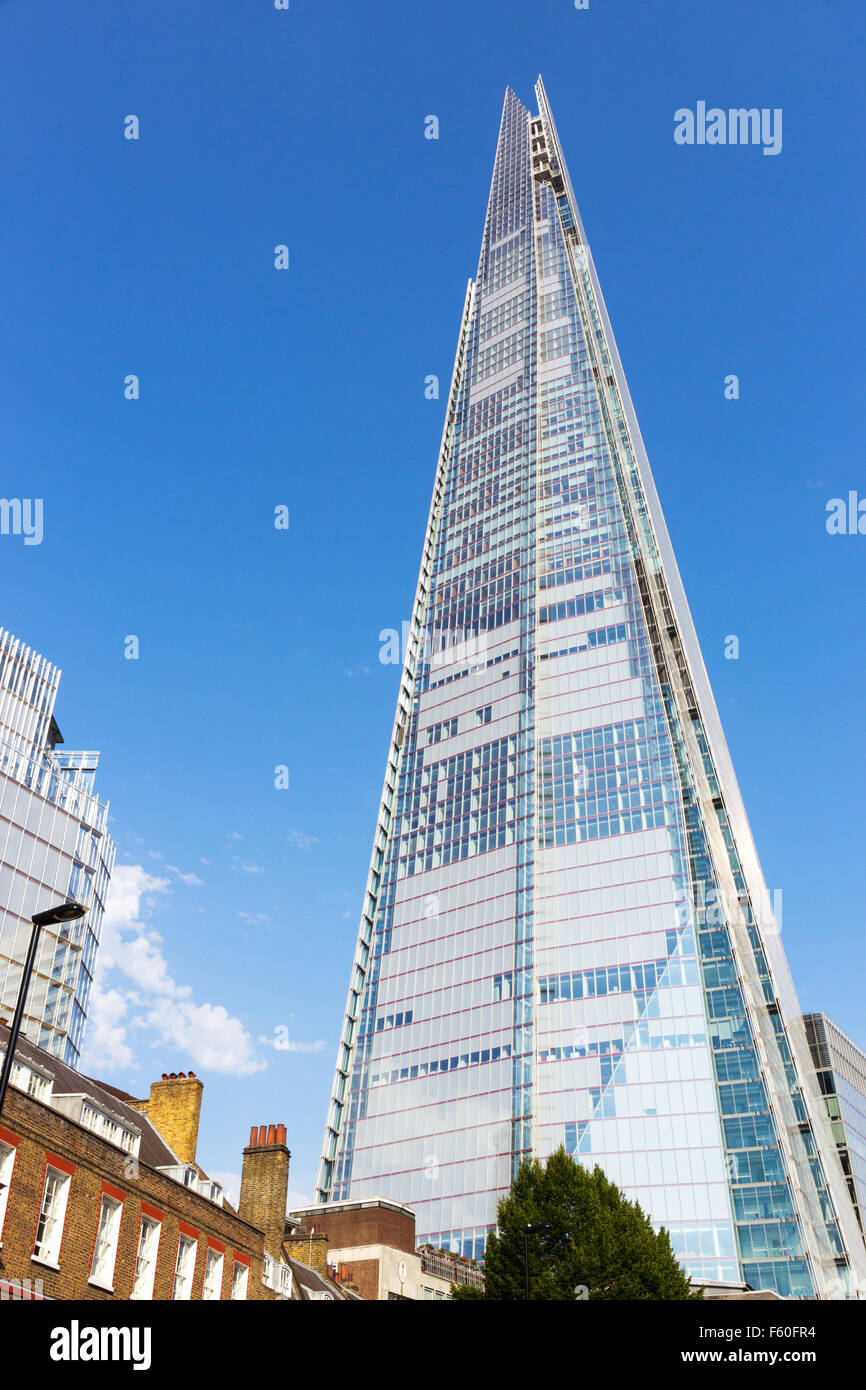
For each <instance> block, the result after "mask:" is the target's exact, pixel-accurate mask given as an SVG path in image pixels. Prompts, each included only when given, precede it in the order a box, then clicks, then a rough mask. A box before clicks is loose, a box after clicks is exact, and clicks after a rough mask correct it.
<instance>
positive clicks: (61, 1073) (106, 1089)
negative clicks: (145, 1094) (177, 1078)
mask: <svg viewBox="0 0 866 1390" xmlns="http://www.w3.org/2000/svg"><path fill="white" fill-rule="evenodd" d="M8 1038H9V1029H8V1028H5V1027H3V1026H2V1025H0V1043H2V1045H3V1046H4V1047H5V1046H6V1043H7V1041H8ZM15 1056H16V1058H17V1059H18V1060H19V1061H20V1062H24V1063H25V1065H27V1064H30V1063H32V1065H33V1066H34V1067H36V1068H38V1070H39V1071H40V1072H42V1073H43V1074H44V1075H48V1076H50V1077H51V1078H52V1080H53V1082H54V1090H55V1091H56V1093H57V1094H58V1095H81V1094H82V1093H83V1094H84V1095H87V1096H89V1097H90V1098H91V1100H93V1101H94V1102H95V1104H96V1105H97V1106H102V1107H103V1108H106V1109H107V1110H108V1111H109V1112H110V1113H111V1114H113V1115H116V1116H117V1117H118V1118H119V1119H121V1120H124V1121H126V1122H127V1123H128V1124H129V1126H130V1127H131V1128H132V1129H134V1130H139V1131H140V1132H141V1145H140V1148H139V1153H138V1158H139V1162H141V1163H143V1164H145V1166H146V1167H148V1168H173V1167H176V1166H177V1165H178V1164H179V1163H180V1159H179V1158H178V1156H177V1154H176V1153H175V1152H174V1151H173V1150H172V1149H170V1148H169V1146H168V1144H167V1143H166V1142H165V1140H164V1139H163V1137H162V1135H161V1134H160V1132H159V1130H158V1129H157V1128H156V1127H155V1126H154V1125H152V1124H151V1122H150V1120H149V1119H148V1118H147V1116H146V1115H145V1114H144V1113H143V1111H141V1110H136V1109H135V1108H134V1106H132V1105H130V1104H129V1102H130V1101H131V1100H133V1099H134V1097H132V1096H129V1095H127V1093H126V1092H125V1091H120V1090H118V1088H117V1087H116V1086H109V1085H108V1084H107V1082H104V1081H96V1080H94V1078H93V1077H90V1076H84V1075H83V1074H82V1073H81V1072H80V1071H74V1070H73V1068H72V1067H68V1066H67V1065H66V1063H65V1062H61V1060H60V1058H59V1057H52V1055H51V1053H50V1052H45V1051H43V1049H42V1048H41V1047H36V1046H35V1044H34V1043H32V1042H30V1041H29V1039H28V1038H24V1037H19V1039H18V1043H17V1046H16V1048H15ZM41 1103H42V1102H40V1101H36V1104H37V1105H38V1104H41Z"/></svg>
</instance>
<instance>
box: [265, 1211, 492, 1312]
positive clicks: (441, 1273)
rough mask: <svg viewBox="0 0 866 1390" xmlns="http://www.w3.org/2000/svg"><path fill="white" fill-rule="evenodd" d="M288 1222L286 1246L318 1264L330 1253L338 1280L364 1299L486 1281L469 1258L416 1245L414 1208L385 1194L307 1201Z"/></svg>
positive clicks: (420, 1294)
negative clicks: (350, 1199)
mask: <svg viewBox="0 0 866 1390" xmlns="http://www.w3.org/2000/svg"><path fill="white" fill-rule="evenodd" d="M288 1225H289V1227H290V1228H291V1232H292V1235H291V1240H287V1242H286V1249H287V1251H290V1252H291V1253H293V1254H297V1256H298V1257H300V1258H306V1259H307V1261H308V1263H309V1264H313V1263H314V1260H315V1261H316V1262H317V1265H318V1266H322V1261H323V1260H325V1259H326V1260H327V1262H328V1265H329V1266H330V1268H331V1271H332V1273H333V1277H334V1281H335V1282H336V1283H337V1284H338V1285H339V1286H340V1287H341V1288H344V1289H349V1288H350V1289H352V1290H355V1291H356V1292H357V1293H358V1294H359V1295H360V1297H361V1298H363V1299H365V1300H375V1301H381V1300H386V1299H387V1300H391V1299H411V1300H439V1299H448V1298H450V1297H451V1285H452V1284H472V1285H474V1286H475V1287H477V1288H482V1287H483V1285H484V1278H483V1275H482V1273H481V1271H480V1270H479V1269H478V1268H477V1267H476V1266H475V1265H474V1264H472V1263H471V1262H470V1261H468V1260H464V1259H462V1258H461V1257H460V1256H458V1255H451V1254H448V1253H446V1252H445V1251H444V1250H440V1251H436V1250H434V1249H433V1247H432V1246H422V1247H421V1248H420V1249H419V1250H416V1248H415V1213H414V1211H412V1209H411V1208H410V1207H404V1206H402V1205H401V1204H400V1203H399V1202H392V1201H390V1200H388V1199H386V1198H384V1197H374V1198H371V1199H369V1200H368V1201H357V1202H328V1203H324V1204H322V1205H319V1206H313V1207H307V1208H305V1209H304V1210H302V1211H295V1212H292V1214H291V1215H290V1216H289V1218H288ZM322 1267H324V1266H322Z"/></svg>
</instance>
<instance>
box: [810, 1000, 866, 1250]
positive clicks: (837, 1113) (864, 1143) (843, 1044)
mask: <svg viewBox="0 0 866 1390" xmlns="http://www.w3.org/2000/svg"><path fill="white" fill-rule="evenodd" d="M803 1023H804V1024H805V1027H806V1037H807V1039H808V1042H809V1048H810V1050H811V1054H812V1062H813V1064H814V1067H815V1073H816V1076H817V1079H818V1086H819V1089H820V1092H821V1095H822V1096H823V1097H824V1105H825V1106H826V1109H827V1116H828V1119H829V1120H830V1127H831V1130H832V1133H833V1138H834V1139H835V1141H836V1150H837V1153H838V1155H839V1164H840V1167H841V1169H842V1173H843V1176H844V1178H845V1185H846V1187H847V1188H848V1193H849V1196H850V1198H851V1203H852V1205H853V1207H854V1214H855V1216H856V1218H857V1224H858V1226H859V1227H860V1230H861V1231H866V1224H864V1223H866V1053H864V1052H863V1051H862V1049H861V1048H859V1047H858V1046H857V1044H856V1043H853V1042H852V1041H851V1039H850V1038H849V1037H847V1036H846V1034H845V1033H843V1032H842V1030H841V1028H837V1027H836V1024H835V1023H834V1022H833V1020H832V1019H830V1018H828V1017H827V1015H826V1014H806V1015H804V1018H803Z"/></svg>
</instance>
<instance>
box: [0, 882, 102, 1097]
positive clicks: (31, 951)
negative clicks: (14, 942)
mask: <svg viewBox="0 0 866 1390" xmlns="http://www.w3.org/2000/svg"><path fill="white" fill-rule="evenodd" d="M86 911H87V908H86V907H84V906H82V904H81V903H76V902H68V903H60V904H58V906H57V907H50V908H49V909H48V910H47V912H35V913H34V914H33V916H32V917H31V918H30V920H31V922H32V923H33V930H32V931H31V933H30V944H29V946H28V947H27V958H26V960H25V961H24V970H23V973H22V975H21V983H20V985H19V986H18V1001H17V1003H16V1005H15V1013H14V1016H13V1018H12V1027H11V1028H10V1029H9V1037H8V1038H7V1039H6V1056H5V1057H4V1058H3V1070H2V1072H0V1116H2V1114H3V1102H4V1101H5V1099H6V1092H7V1090H8V1089H9V1080H10V1078H11V1076H12V1063H13V1062H14V1060H15V1048H16V1045H17V1043H18V1035H19V1033H20V1032H21V1024H22V1021H23V1019H24V1006H25V1004H26V1002H27V989H28V986H29V984H30V977H31V975H32V974H33V966H34V965H35V963H36V950H37V947H38V945H39V937H40V935H41V933H42V928H43V927H53V926H57V925H59V923H61V922H74V921H75V920H76V918H78V917H83V916H84V914H85V912H86Z"/></svg>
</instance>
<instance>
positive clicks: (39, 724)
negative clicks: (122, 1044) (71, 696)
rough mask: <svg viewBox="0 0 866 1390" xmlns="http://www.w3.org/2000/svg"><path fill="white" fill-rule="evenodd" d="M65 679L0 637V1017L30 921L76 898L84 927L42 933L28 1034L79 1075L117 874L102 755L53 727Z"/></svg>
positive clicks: (11, 994) (17, 977)
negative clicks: (98, 787)
mask: <svg viewBox="0 0 866 1390" xmlns="http://www.w3.org/2000/svg"><path fill="white" fill-rule="evenodd" d="M59 681H60V672H59V670H58V669H57V667H56V666H52V665H51V664H50V662H48V661H46V660H45V659H44V657H41V656H39V655H37V653H36V652H34V651H32V650H31V648H30V647H27V646H25V645H24V643H23V642H21V641H20V639H19V638H17V637H13V635H12V634H11V633H10V632H7V631H6V630H5V629H3V628H0V1011H2V1012H3V1013H4V1014H6V1015H8V1016H9V1017H11V1014H12V1011H13V1010H14V1008H15V1001H16V998H17V995H18V987H19V984H20V981H21V971H22V967H23V964H24V959H25V956H26V952H27V946H28V943H29V940H30V930H31V926H30V918H31V916H32V914H33V913H34V912H40V911H42V910H43V909H45V908H47V907H51V906H53V905H54V904H55V903H58V902H64V901H65V900H66V899H67V898H75V899H77V900H78V901H79V902H82V903H84V904H85V905H86V906H87V909H88V911H87V914H86V916H84V917H83V918H81V919H80V921H78V922H67V923H64V924H63V925H62V926H58V927H51V928H43V930H42V936H41V940H40V946H39V952H38V955H37V958H36V965H35V971H34V975H33V978H32V980H31V984H30V990H29V993H28V996H27V1008H26V1012H25V1021H24V1027H23V1031H24V1032H25V1034H26V1035H27V1037H28V1038H30V1039H31V1040H32V1041H33V1042H34V1043H36V1044H37V1045H38V1046H39V1047H42V1048H45V1050H46V1051H48V1052H51V1053H53V1054H54V1056H56V1057H60V1058H62V1060H63V1061H64V1062H66V1064H67V1065H68V1066H76V1065H77V1063H78V1058H79V1054H80V1052H81V1041H82V1033H83V1030H84V1021H85V1017H86V1014H87V1003H88V997H89V994H90V986H91V982H92V978H93V968H94V962H95V958H96V950H97V946H98V944H99V933H100V927H101V923H102V915H103V910H104V907H105V900H106V895H107V892H108V884H109V879H110V877H111V871H112V868H113V866H114V853H115V850H114V844H113V842H112V840H111V837H110V836H109V834H108V805H107V803H106V802H104V801H100V800H99V798H98V797H97V796H96V794H95V792H94V790H93V781H94V776H95V773H96V769H97V766H98V763H99V754H98V753H93V752H70V751H68V750H67V749H66V748H64V747H63V746H62V745H63V738H62V736H61V733H60V730H59V728H58V727H57V724H56V722H55V719H54V702H55V700H56V697H57V687H58V684H59Z"/></svg>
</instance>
